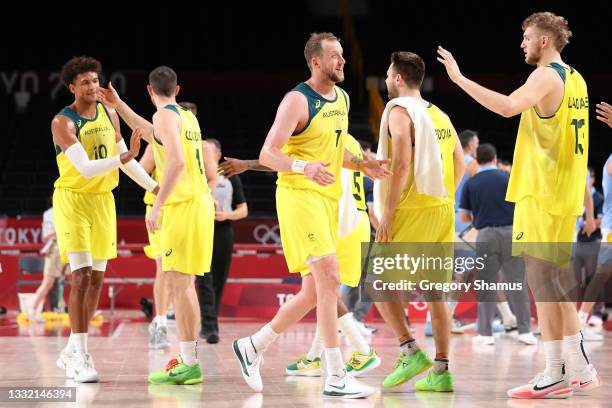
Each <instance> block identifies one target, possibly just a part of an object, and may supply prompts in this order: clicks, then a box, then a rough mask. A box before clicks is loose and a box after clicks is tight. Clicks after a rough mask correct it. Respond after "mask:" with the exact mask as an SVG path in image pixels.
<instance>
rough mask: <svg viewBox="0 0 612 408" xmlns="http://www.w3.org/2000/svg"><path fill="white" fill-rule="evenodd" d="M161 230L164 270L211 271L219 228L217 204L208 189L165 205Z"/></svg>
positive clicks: (200, 272)
mask: <svg viewBox="0 0 612 408" xmlns="http://www.w3.org/2000/svg"><path fill="white" fill-rule="evenodd" d="M162 217H163V220H164V222H163V224H162V225H161V230H160V231H159V232H158V234H159V238H160V239H159V242H160V248H161V256H162V270H163V271H164V272H167V271H177V272H181V273H185V274H188V275H204V274H205V273H207V272H210V260H211V258H212V247H213V239H214V228H215V205H214V203H213V200H212V196H211V195H210V193H205V194H202V195H199V196H196V197H194V198H192V199H191V200H187V201H183V202H180V203H176V204H169V205H165V206H164V207H163V209H162Z"/></svg>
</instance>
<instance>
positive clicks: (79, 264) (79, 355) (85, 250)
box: [51, 57, 158, 382]
mask: <svg viewBox="0 0 612 408" xmlns="http://www.w3.org/2000/svg"><path fill="white" fill-rule="evenodd" d="M101 71H102V67H101V65H100V63H99V62H98V61H97V60H95V59H93V58H89V57H75V58H73V59H71V60H70V61H68V62H67V63H66V64H64V66H63V67H62V71H61V78H62V82H63V83H64V85H65V86H66V87H67V88H68V89H69V90H70V92H71V93H72V94H74V97H75V100H74V102H73V103H72V104H71V105H69V106H67V107H65V108H64V109H62V110H61V111H60V112H59V113H58V114H57V115H56V116H55V117H54V118H53V121H52V122H51V132H52V134H53V142H54V144H55V153H56V160H57V166H58V168H59V177H58V179H57V180H56V181H55V184H54V186H55V192H54V193H53V208H54V215H55V221H56V231H57V242H58V246H59V250H60V256H61V258H62V262H63V263H69V264H70V270H71V271H72V288H71V290H70V299H69V308H68V310H69V315H70V326H71V328H72V333H71V334H70V339H69V341H68V345H67V346H66V348H64V350H62V352H61V354H60V356H59V358H58V360H57V365H58V366H59V367H60V368H64V369H66V375H67V376H69V377H73V378H74V380H75V381H77V382H97V381H98V379H99V377H98V373H97V371H96V369H95V367H94V363H93V359H92V358H91V356H90V355H89V352H88V349H87V332H88V326H89V321H90V320H91V318H92V316H93V313H94V312H95V310H96V307H97V304H98V299H99V297H100V291H101V289H102V282H103V279H104V278H103V277H104V271H105V270H106V263H107V260H108V259H112V258H115V257H116V256H117V245H116V240H117V222H116V213H115V201H114V198H113V193H112V190H113V189H114V188H115V187H116V186H117V184H118V183H119V174H118V172H117V168H119V167H120V168H121V169H122V170H123V171H124V172H125V173H126V174H127V175H128V176H130V177H131V178H132V179H134V180H135V181H136V182H137V183H138V184H140V185H141V186H143V187H144V188H146V189H147V190H148V191H153V192H154V193H156V192H157V190H158V186H157V183H156V182H155V181H153V180H152V179H151V178H150V177H149V175H148V174H147V173H146V172H145V171H144V170H143V169H142V167H140V165H138V162H136V161H135V160H133V159H134V157H135V156H136V155H137V154H138V152H139V150H140V134H141V132H140V130H139V129H136V130H135V131H134V132H133V134H132V138H131V140H130V149H129V150H128V149H127V146H126V145H125V142H124V141H123V138H122V136H121V133H120V127H119V117H118V116H117V114H116V112H115V111H114V110H113V109H107V107H105V106H104V104H102V103H99V102H98V101H97V96H96V94H97V91H98V88H99V79H98V77H99V75H100V72H101Z"/></svg>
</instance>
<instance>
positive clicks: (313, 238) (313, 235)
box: [308, 232, 315, 241]
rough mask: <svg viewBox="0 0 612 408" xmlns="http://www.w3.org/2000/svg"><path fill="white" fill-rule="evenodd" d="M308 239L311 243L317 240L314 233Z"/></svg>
mask: <svg viewBox="0 0 612 408" xmlns="http://www.w3.org/2000/svg"><path fill="white" fill-rule="evenodd" d="M308 239H309V240H311V241H314V240H315V234H313V233H312V232H311V233H310V234H308Z"/></svg>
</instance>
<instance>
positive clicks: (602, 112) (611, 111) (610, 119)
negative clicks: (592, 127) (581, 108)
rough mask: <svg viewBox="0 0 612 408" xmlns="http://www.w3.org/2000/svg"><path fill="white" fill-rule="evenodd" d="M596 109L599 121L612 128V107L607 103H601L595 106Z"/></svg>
mask: <svg viewBox="0 0 612 408" xmlns="http://www.w3.org/2000/svg"><path fill="white" fill-rule="evenodd" d="M595 108H596V109H595V112H597V119H599V120H601V121H602V122H603V123H605V124H606V125H608V126H610V127H612V106H610V105H609V104H607V103H606V102H601V103H598V104H597V105H595Z"/></svg>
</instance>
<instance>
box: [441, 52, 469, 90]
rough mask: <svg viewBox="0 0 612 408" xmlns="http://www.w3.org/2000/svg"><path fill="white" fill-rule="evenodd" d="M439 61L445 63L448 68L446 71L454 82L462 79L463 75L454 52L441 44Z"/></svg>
mask: <svg viewBox="0 0 612 408" xmlns="http://www.w3.org/2000/svg"><path fill="white" fill-rule="evenodd" d="M438 61H440V62H441V63H442V65H444V67H445V68H446V72H447V73H448V76H449V77H450V79H451V81H453V82H454V83H457V82H459V79H461V77H462V76H463V75H462V74H461V71H460V70H459V65H458V64H457V61H455V58H454V57H453V54H451V53H450V51H447V50H445V49H444V48H442V47H441V46H438Z"/></svg>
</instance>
